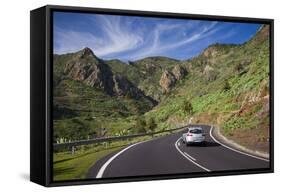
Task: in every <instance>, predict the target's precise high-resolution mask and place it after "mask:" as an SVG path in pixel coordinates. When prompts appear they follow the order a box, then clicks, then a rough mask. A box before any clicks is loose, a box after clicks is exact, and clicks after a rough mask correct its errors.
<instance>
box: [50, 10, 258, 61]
mask: <svg viewBox="0 0 281 192" xmlns="http://www.w3.org/2000/svg"><path fill="white" fill-rule="evenodd" d="M53 18H54V52H55V53H56V54H63V53H70V52H76V51H78V50H81V49H83V48H84V47H89V48H91V49H92V50H93V52H94V53H95V55H97V56H98V57H100V58H102V59H120V60H124V61H128V60H138V59H142V58H144V57H148V56H166V57H171V58H175V59H180V60H182V59H188V58H191V57H193V56H196V55H198V54H199V53H200V52H201V51H202V50H203V49H205V48H206V47H207V46H208V45H210V44H213V43H234V44H241V43H244V42H245V41H247V40H249V39H250V38H251V37H252V36H253V35H254V34H255V33H256V32H257V30H258V29H259V28H260V26H261V25H260V24H248V23H247V24H246V23H231V22H216V21H200V20H183V19H164V18H152V17H128V16H114V15H99V14H84V13H67V12H55V13H54V17H53Z"/></svg>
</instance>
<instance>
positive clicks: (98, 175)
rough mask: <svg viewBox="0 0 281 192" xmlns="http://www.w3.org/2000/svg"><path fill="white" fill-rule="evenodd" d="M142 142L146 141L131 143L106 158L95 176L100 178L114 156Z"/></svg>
mask: <svg viewBox="0 0 281 192" xmlns="http://www.w3.org/2000/svg"><path fill="white" fill-rule="evenodd" d="M144 142H146V141H141V142H139V143H135V144H132V145H130V146H128V147H126V148H125V149H123V150H121V151H119V152H118V153H116V154H115V155H114V156H112V157H111V158H110V159H108V160H107V161H106V162H105V163H104V164H103V166H102V167H101V168H100V170H99V172H98V174H97V176H96V178H102V176H103V173H104V171H105V169H106V168H107V166H108V165H109V164H110V163H111V162H112V161H113V160H114V159H115V158H116V157H118V156H119V155H121V154H122V153H124V152H125V151H127V150H128V149H130V148H131V147H134V146H136V145H138V144H141V143H144Z"/></svg>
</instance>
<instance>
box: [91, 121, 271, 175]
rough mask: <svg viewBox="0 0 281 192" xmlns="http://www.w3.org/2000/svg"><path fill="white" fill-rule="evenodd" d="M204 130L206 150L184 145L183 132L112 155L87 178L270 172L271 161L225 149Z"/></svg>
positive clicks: (100, 163)
mask: <svg viewBox="0 0 281 192" xmlns="http://www.w3.org/2000/svg"><path fill="white" fill-rule="evenodd" d="M201 127H202V128H203V129H204V132H205V133H206V145H205V146H200V145H193V146H186V145H185V144H183V143H182V139H181V136H182V133H183V132H184V130H183V131H181V132H178V133H174V134H171V135H168V136H163V137H159V138H156V139H152V140H149V141H145V142H140V143H136V144H133V145H130V146H128V147H126V148H124V149H122V150H120V151H118V152H115V153H112V154H109V155H107V156H106V157H104V158H102V159H101V160H99V161H98V162H97V163H96V164H95V165H94V166H93V167H91V168H90V170H89V172H88V175H87V178H112V177H128V176H148V175H161V174H179V173H200V172H211V171H224V170H243V169H257V168H269V166H270V162H269V160H267V159H264V158H261V157H257V156H253V155H250V154H247V153H244V152H241V151H238V150H236V149H233V148H231V147H229V146H226V145H224V144H222V143H220V142H219V141H218V140H217V139H215V138H214V137H213V135H212V127H210V126H207V125H201Z"/></svg>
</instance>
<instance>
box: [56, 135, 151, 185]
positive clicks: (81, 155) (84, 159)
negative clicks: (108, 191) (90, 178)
mask: <svg viewBox="0 0 281 192" xmlns="http://www.w3.org/2000/svg"><path fill="white" fill-rule="evenodd" d="M149 139H151V137H149V136H145V137H141V138H135V139H133V140H124V141H119V142H114V143H109V144H108V145H107V146H106V147H105V146H104V145H101V144H100V145H95V146H82V147H80V148H79V149H78V150H76V152H75V154H71V152H69V151H67V152H56V153H54V156H53V174H54V175H53V176H54V181H62V180H72V179H84V178H85V177H86V176H87V173H88V170H89V169H90V168H91V167H92V166H93V165H94V164H95V163H96V162H97V161H98V160H100V159H101V158H103V157H105V156H106V155H108V154H110V153H112V152H115V151H118V150H120V149H122V148H124V147H126V146H128V145H130V144H132V143H136V142H140V141H145V140H149Z"/></svg>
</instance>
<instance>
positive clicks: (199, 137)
mask: <svg viewBox="0 0 281 192" xmlns="http://www.w3.org/2000/svg"><path fill="white" fill-rule="evenodd" d="M182 141H183V143H185V144H186V145H188V144H196V143H197V144H205V134H204V132H203V129H202V128H201V127H189V128H188V131H187V133H184V134H183V135H182Z"/></svg>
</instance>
